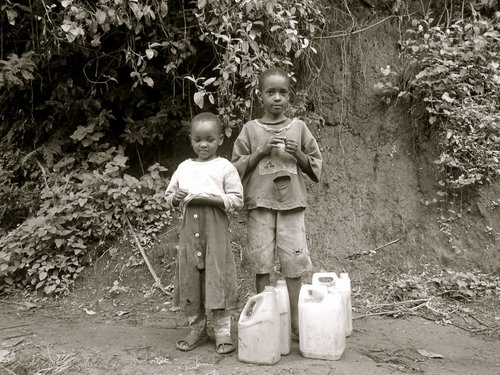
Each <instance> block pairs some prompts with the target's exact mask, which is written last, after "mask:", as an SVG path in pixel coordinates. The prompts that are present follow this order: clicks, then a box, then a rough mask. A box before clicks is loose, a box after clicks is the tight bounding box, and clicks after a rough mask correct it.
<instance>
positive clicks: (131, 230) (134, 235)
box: [125, 216, 172, 297]
mask: <svg viewBox="0 0 500 375" xmlns="http://www.w3.org/2000/svg"><path fill="white" fill-rule="evenodd" d="M125 220H126V221H127V225H128V227H129V229H130V232H131V233H132V236H133V237H134V240H135V243H136V244H137V247H138V248H139V251H140V252H141V255H142V257H143V258H144V262H146V265H147V266H148V269H149V272H150V273H151V275H152V276H153V279H154V280H155V285H156V286H157V287H158V288H160V290H161V291H162V292H163V293H165V294H166V295H168V296H170V297H172V294H171V293H169V292H167V290H166V289H165V288H164V287H163V286H162V285H161V280H160V278H159V277H158V275H157V274H156V272H155V270H154V269H153V267H152V266H151V263H149V259H148V257H147V256H146V252H145V251H144V249H143V247H142V245H141V243H140V242H139V238H137V234H136V233H135V231H134V228H133V227H132V224H130V220H129V219H128V216H125Z"/></svg>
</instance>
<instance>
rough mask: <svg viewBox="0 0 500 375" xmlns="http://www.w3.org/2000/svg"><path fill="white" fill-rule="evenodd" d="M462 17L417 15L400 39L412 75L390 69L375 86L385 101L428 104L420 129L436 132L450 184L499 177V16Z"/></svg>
mask: <svg viewBox="0 0 500 375" xmlns="http://www.w3.org/2000/svg"><path fill="white" fill-rule="evenodd" d="M461 16H462V17H458V19H456V20H455V21H453V22H449V20H448V22H438V21H437V20H435V19H433V18H432V17H430V16H429V15H428V16H425V17H424V18H422V19H413V20H411V27H410V28H409V29H408V30H407V32H406V34H405V35H404V38H403V41H402V47H403V50H402V53H403V59H404V60H405V67H404V69H402V70H404V71H406V72H411V74H407V75H409V77H402V74H398V73H396V72H394V71H392V69H391V67H386V68H384V69H382V80H381V82H379V83H378V84H377V85H376V89H378V90H379V93H381V94H382V96H383V98H385V99H384V101H386V103H390V102H393V99H394V98H397V100H396V101H398V100H408V101H407V103H410V105H411V107H412V109H413V111H414V112H413V113H418V111H419V109H420V108H422V107H423V108H425V112H426V114H427V115H426V116H425V117H424V121H423V122H424V123H427V124H426V125H417V126H418V127H419V128H420V129H422V127H424V128H426V129H427V130H428V131H430V133H431V134H432V135H433V136H434V139H435V140H436V143H437V146H438V151H439V158H438V159H437V160H436V161H435V163H436V165H437V166H438V167H439V170H440V171H441V175H442V176H443V178H442V181H441V183H442V184H443V185H444V186H445V187H447V188H451V189H461V188H468V187H477V186H479V185H482V184H485V183H491V182H492V181H494V180H495V179H496V178H497V177H498V176H499V175H500V60H499V56H500V13H499V12H496V13H493V15H492V17H486V16H481V14H480V13H478V12H477V11H476V10H475V9H474V8H471V10H470V16H468V17H464V16H463V13H462V14H461ZM415 123H416V124H417V123H419V122H418V121H415ZM420 123H421V122H420Z"/></svg>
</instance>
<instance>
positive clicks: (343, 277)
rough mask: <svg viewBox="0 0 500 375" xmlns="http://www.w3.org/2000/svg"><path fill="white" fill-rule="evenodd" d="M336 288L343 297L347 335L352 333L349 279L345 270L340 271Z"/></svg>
mask: <svg viewBox="0 0 500 375" xmlns="http://www.w3.org/2000/svg"><path fill="white" fill-rule="evenodd" d="M338 289H339V291H340V293H341V294H342V298H344V306H345V315H346V326H345V335H346V336H347V337H349V336H351V334H352V300H351V279H350V278H349V275H348V274H347V272H342V273H341V274H340V278H339V280H338Z"/></svg>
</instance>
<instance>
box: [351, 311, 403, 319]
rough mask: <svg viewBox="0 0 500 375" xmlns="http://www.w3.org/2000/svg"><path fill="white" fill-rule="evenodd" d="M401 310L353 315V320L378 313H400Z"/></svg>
mask: <svg viewBox="0 0 500 375" xmlns="http://www.w3.org/2000/svg"><path fill="white" fill-rule="evenodd" d="M400 312H401V310H391V311H381V312H378V313H368V314H365V315H358V316H353V317H352V320H354V319H361V318H367V317H369V316H376V315H392V314H396V313H400Z"/></svg>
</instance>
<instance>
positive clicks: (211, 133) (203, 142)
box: [189, 112, 224, 161]
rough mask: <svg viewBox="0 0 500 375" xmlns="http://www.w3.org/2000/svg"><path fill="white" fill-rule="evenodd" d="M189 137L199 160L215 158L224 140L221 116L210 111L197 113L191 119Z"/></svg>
mask: <svg viewBox="0 0 500 375" xmlns="http://www.w3.org/2000/svg"><path fill="white" fill-rule="evenodd" d="M189 139H190V140H191V146H192V147H193V150H194V152H195V153H196V155H198V160H204V161H205V160H212V159H213V158H215V156H216V152H217V149H218V148H219V146H220V145H222V142H223V141H224V135H223V134H222V123H221V120H220V118H219V117H218V116H216V115H214V114H213V113H210V112H203V113H200V114H198V115H196V116H195V117H194V118H193V119H192V120H191V133H190V134H189Z"/></svg>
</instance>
